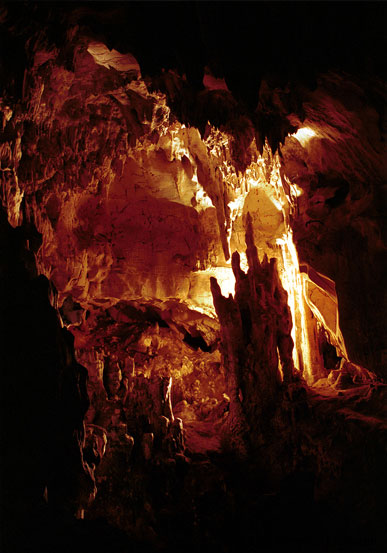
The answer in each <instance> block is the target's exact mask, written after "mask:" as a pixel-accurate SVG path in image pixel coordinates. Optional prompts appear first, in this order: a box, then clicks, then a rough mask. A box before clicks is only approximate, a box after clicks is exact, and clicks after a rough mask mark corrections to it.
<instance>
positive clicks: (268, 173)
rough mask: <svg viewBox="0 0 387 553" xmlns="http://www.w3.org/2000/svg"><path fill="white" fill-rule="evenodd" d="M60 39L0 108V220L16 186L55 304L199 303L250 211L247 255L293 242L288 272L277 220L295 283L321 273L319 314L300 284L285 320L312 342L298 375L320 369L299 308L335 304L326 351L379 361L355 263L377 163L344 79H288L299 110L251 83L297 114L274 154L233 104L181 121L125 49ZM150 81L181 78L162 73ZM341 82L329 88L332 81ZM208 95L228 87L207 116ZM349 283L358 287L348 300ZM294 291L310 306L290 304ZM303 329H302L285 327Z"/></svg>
mask: <svg viewBox="0 0 387 553" xmlns="http://www.w3.org/2000/svg"><path fill="white" fill-rule="evenodd" d="M69 48H70V50H71V51H72V53H73V67H72V69H71V70H69V69H67V68H66V67H65V66H64V65H63V63H62V62H61V61H60V55H59V52H58V51H57V50H51V51H46V52H45V51H43V50H38V51H36V53H35V57H34V63H33V66H32V68H31V69H30V70H29V72H28V73H27V74H26V84H25V102H26V106H27V110H26V112H25V113H23V117H21V114H19V113H17V111H14V112H13V111H12V109H11V108H10V107H7V106H6V105H4V106H3V118H4V119H3V120H4V142H3V145H2V165H3V166H4V168H5V170H4V171H3V187H4V188H3V189H4V203H5V205H6V207H7V210H8V217H9V220H10V222H11V223H12V224H13V225H14V226H15V225H17V224H18V223H19V222H20V221H21V220H22V216H21V211H20V210H21V205H22V200H23V198H24V202H25V205H26V209H27V211H30V212H31V213H33V216H34V219H35V221H36V224H37V227H38V230H39V231H40V232H41V234H42V240H43V243H42V246H41V248H40V250H39V253H38V265H39V270H40V271H41V272H43V274H45V275H46V276H47V277H49V278H50V279H51V280H52V281H53V283H54V284H55V286H56V287H57V289H58V292H59V302H60V304H61V303H62V302H63V301H64V299H65V298H66V297H67V296H69V295H71V296H72V297H73V298H74V300H75V301H77V302H80V303H81V305H82V306H83V308H84V309H94V308H96V307H98V306H101V305H102V306H104V307H105V308H108V307H110V306H112V305H114V304H115V303H117V302H118V301H122V300H123V301H132V302H133V301H142V302H144V301H145V302H148V303H160V302H163V301H165V300H168V299H173V300H179V301H181V302H183V304H184V305H186V306H187V307H192V308H194V309H200V310H205V311H206V312H207V314H209V315H210V316H213V315H214V311H213V306H212V297H211V293H210V287H209V278H210V277H211V276H214V277H215V278H217V279H218V281H219V282H220V284H221V286H222V289H223V291H224V292H225V293H229V292H233V287H234V277H233V274H232V269H231V263H230V255H231V253H232V252H233V251H235V250H236V251H239V252H240V253H243V237H244V232H245V221H246V216H247V213H250V214H251V216H252V221H253V227H254V229H255V237H256V240H257V247H258V250H259V252H260V255H261V256H262V255H263V254H264V253H266V254H267V255H268V256H269V257H276V258H277V259H278V260H279V262H280V265H281V267H282V269H281V267H280V269H281V270H280V273H281V271H282V273H283V271H285V273H286V274H289V271H292V270H293V269H294V270H296V272H297V271H298V267H297V264H298V260H297V254H295V255H293V254H292V256H291V258H292V259H291V263H292V264H293V269H292V268H291V267H289V264H287V262H286V259H285V258H286V256H288V254H287V253H286V251H285V250H286V248H285V249H284V246H280V247H279V243H280V242H281V241H282V243H283V244H285V242H286V241H285V242H283V236H284V235H285V234H286V233H287V236H288V238H287V243H288V244H290V243H289V240H290V241H292V239H291V238H290V234H289V231H291V230H292V229H293V235H294V239H295V243H296V246H297V250H298V254H299V257H300V262H301V265H302V266H304V265H305V264H306V263H307V266H309V267H310V270H309V269H308V270H307V272H308V281H309V282H311V284H310V286H313V285H316V284H317V283H316V282H314V281H313V278H312V277H311V276H310V275H311V274H314V275H316V274H317V273H316V271H317V272H318V273H320V274H321V275H326V276H327V277H329V278H330V279H331V280H332V281H333V283H336V289H335V291H334V293H333V295H332V294H331V298H333V304H332V305H331V307H327V305H328V304H327V302H325V303H324V306H325V307H324V309H325V314H324V313H320V309H319V307H318V306H317V304H316V303H313V299H312V298H313V297H314V298H317V295H316V293H315V294H311V293H309V295H308V293H307V292H305V293H304V297H303V298H301V296H300V297H297V298H294V302H295V304H294V305H296V303H298V305H299V308H300V309H301V311H305V314H303V315H302V316H301V319H300V320H299V321H298V322H297V317H298V315H297V314H296V312H295V309H296V308H295V307H294V308H293V311H292V316H293V319H294V323H295V325H294V327H295V331H294V332H296V333H298V336H299V338H297V339H296V336H295V334H293V339H294V340H295V342H296V347H297V350H298V351H300V350H301V349H302V345H301V342H302V340H304V342H305V340H307V341H308V340H309V341H312V345H311V355H312V358H313V359H312V358H310V355H309V359H306V358H305V356H304V359H303V360H301V361H300V362H299V364H301V365H302V364H304V365H306V366H308V365H309V367H306V368H307V370H308V371H309V375H310V378H312V375H314V376H313V378H314V379H316V378H318V377H319V376H323V369H322V357H321V351H320V352H318V351H317V350H318V346H317V342H316V339H315V338H314V339H312V338H311V336H312V335H313V334H316V330H315V329H313V328H314V327H313V325H315V323H313V324H312V326H310V323H307V322H306V319H305V317H306V318H308V319H309V320H310V318H311V317H312V318H313V315H310V312H309V308H310V309H312V313H314V315H315V316H317V319H318V321H319V324H322V325H323V326H325V327H326V328H328V330H329V323H328V320H327V319H328V318H330V319H337V313H338V312H339V313H340V325H341V329H342V331H343V333H344V341H343V340H342V338H341V337H340V336H341V335H340V328H339V326H338V323H337V321H335V324H334V325H332V324H331V327H330V330H331V342H332V343H333V344H334V345H335V346H336V347H339V349H340V355H343V356H346V355H347V354H348V355H349V357H350V358H351V359H353V360H354V361H355V362H357V363H360V364H363V365H367V366H368V367H370V368H372V369H373V370H375V371H376V372H380V371H381V366H382V356H383V351H384V350H383V328H382V322H381V321H382V320H383V317H382V313H381V307H380V306H381V304H382V302H379V301H378V298H379V295H380V293H381V286H382V284H379V283H378V282H377V281H376V282H375V279H373V277H371V276H370V275H371V274H372V273H378V272H380V269H381V263H382V257H383V251H384V245H383V241H382V238H381V235H380V227H379V226H378V223H377V220H378V219H377V217H378V209H379V211H380V208H379V206H378V197H379V196H378V194H379V188H378V186H379V184H380V181H381V180H382V178H383V171H384V170H385V168H384V166H383V165H382V162H381V159H382V155H381V152H382V143H381V142H380V133H379V130H378V119H377V113H376V112H375V111H373V110H372V109H371V108H369V107H367V105H366V104H365V103H364V100H362V96H361V89H360V87H359V85H356V84H349V83H347V82H343V81H342V80H340V78H339V77H337V76H334V75H333V76H326V77H323V78H321V81H320V84H319V87H318V88H317V90H316V91H314V92H312V93H311V92H308V91H306V90H304V89H302V88H301V89H300V90H299V91H298V93H299V94H300V98H299V104H300V103H301V104H302V106H303V108H302V111H303V116H302V118H303V122H302V123H301V122H300V116H299V114H297V113H292V112H289V106H288V104H289V102H288V96H289V92H284V93H282V92H281V91H280V90H279V89H275V90H271V89H270V87H269V86H268V85H266V84H265V83H264V82H263V83H262V85H261V90H260V96H259V106H260V109H261V110H262V111H263V112H265V110H271V111H276V112H278V116H280V117H282V118H283V119H286V120H287V121H288V122H290V123H289V124H291V125H292V126H293V128H297V127H301V128H300V129H299V130H298V131H297V133H295V134H294V135H292V136H288V137H287V138H286V139H285V140H284V145H283V147H282V148H281V155H280V156H278V154H276V155H273V154H272V152H271V149H270V146H269V145H268V144H266V145H265V146H263V145H262V144H261V143H259V140H258V135H257V134H256V133H255V131H254V127H253V125H252V123H251V122H250V121H249V119H248V118H246V117H245V116H243V117H242V116H241V115H236V117H234V119H232V120H231V122H230V125H229V126H228V127H227V126H223V127H222V128H223V129H224V130H222V131H219V130H217V129H216V128H214V127H212V126H211V125H207V127H206V128H204V129H203V133H204V134H203V135H202V136H201V135H200V133H199V132H198V130H197V129H196V128H194V127H188V126H185V125H183V124H181V123H180V122H179V121H178V120H177V119H176V117H175V116H174V115H173V113H172V112H171V110H170V107H169V106H168V102H171V101H172V97H173V92H172V89H171V88H170V87H169V88H168V87H167V88H168V91H167V95H166V96H164V95H163V94H161V93H159V92H157V91H155V92H149V90H155V83H157V79H156V80H155V82H154V83H153V85H152V86H151V87H148V89H147V87H146V85H145V83H144V81H143V80H142V78H141V74H140V67H139V66H138V64H137V62H136V60H135V59H134V58H133V56H131V55H129V54H128V55H126V54H125V55H121V54H119V53H118V52H117V51H112V52H110V51H109V49H108V48H107V47H106V46H105V45H103V44H102V43H97V42H95V41H94V42H93V41H92V40H90V39H86V38H84V37H82V36H76V35H75V36H74V37H73V41H72V42H71V43H70V44H69ZM163 78H164V79H167V80H168V79H169V80H171V79H172V81H173V82H174V86H176V87H177V88H179V87H181V86H183V84H182V80H181V78H180V77H179V76H178V75H176V74H174V73H164V74H163ZM172 81H171V82H172ZM175 81H176V82H175ZM164 84H165V83H164ZM171 86H172V84H171ZM343 87H344V88H345V87H347V89H348V90H346V94H345V99H343V96H342V95H343V93H342V92H340V93H339V92H338V90H339V89H340V91H341V90H342V89H343ZM210 88H211V87H210ZM212 88H213V87H212ZM211 94H220V96H219V97H218V98H217V100H216V102H215V104H214V106H215V105H216V106H217V108H216V109H219V108H221V107H222V106H223V108H224V109H226V106H229V103H230V101H231V100H230V98H232V97H231V94H230V92H229V91H227V90H221V91H219V90H207V91H204V92H203V98H202V100H203V102H204V104H203V105H205V106H206V109H208V110H209V113H208V116H210V114H211V110H213V113H215V111H216V110H215V111H214V109H215V108H211V105H212V102H213V100H214V98H212V96H211V97H210V96H209V95H211ZM206 95H207V96H206ZM175 100H176V98H175ZM176 101H177V100H176ZM359 102H360V104H359ZM172 104H173V102H172ZM175 104H176V102H175ZM358 104H359V105H358ZM353 106H355V107H356V106H357V108H358V109H357V108H356V109H357V110H356V116H354V115H353V113H354V111H353V110H354V109H355V108H354V107H353ZM223 108H222V109H223ZM227 109H229V108H227ZM230 109H231V108H230ZM232 109H234V108H232ZM231 111H232V110H231ZM231 111H230V114H231ZM230 117H231V115H230ZM22 119H23V123H22ZM215 119H216V117H215ZM360 138H361V140H360ZM259 150H260V151H261V153H260V151H259ZM370 177H371V178H372V180H373V184H372V186H370V185H369V182H370V181H369V179H370ZM286 247H287V246H286ZM289 247H290V249H291V248H292V246H291V245H290V246H289ZM289 251H290V250H289ZM288 259H290V258H289V256H288ZM303 264H304V265H303ZM305 266H306V265H305ZM368 267H371V268H372V271H370V270H369V268H368ZM296 278H299V277H297V276H296ZM284 279H285V280H286V275H285V276H283V280H284ZM371 279H372V283H373V285H371ZM288 280H289V279H288ZM293 280H294V279H293ZM301 280H302V279H301ZM301 280H300V283H299V285H298V286H302V283H301ZM320 281H321V279H320ZM321 282H323V284H321ZM321 282H320V285H319V286H320V288H319V289H320V290H321V293H322V294H324V293H327V292H328V294H329V291H328V290H326V289H325V286H326V282H328V281H327V280H325V281H324V279H323V280H322V281H321ZM289 283H290V280H289ZM289 286H291V287H294V286H295V284H294V282H292V283H290V284H289ZM329 286H330V285H329ZM358 290H360V291H361V293H360V294H359V296H360V297H361V298H362V299H360V298H359V302H358V309H356V310H354V309H353V308H352V306H353V302H352V298H353V294H356V293H357V291H358ZM288 292H289V290H288ZM300 293H301V292H300ZM300 298H301V299H300ZM292 301H293V300H292ZM304 301H305V302H307V303H308V304H310V305H309V307H307V306H306V307H305V309H304V308H303V307H302V305H301V304H303V303H304ZM300 302H301V303H300ZM317 303H318V301H317ZM337 303H338V305H337ZM319 305H320V306H321V305H322V303H321V301H319ZM371 306H372V308H371ZM324 309H323V310H324ZM304 319H305V320H304ZM365 321H367V322H365ZM368 321H369V322H368ZM306 326H308V327H309V326H310V329H309V331H308V332H309V338H305V339H301V337H300V336H301V333H302V332H304V331H301V328H302V327H304V328H305V327H306ZM371 329H372V330H371ZM375 329H376V331H375ZM360 335H361V338H359V336H360ZM313 342H314V343H313ZM344 342H345V344H346V347H347V351H346V349H345V346H343V344H344ZM369 345H371V346H372V347H369ZM312 364H313V368H312V367H311V365H312ZM318 367H320V368H318Z"/></svg>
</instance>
